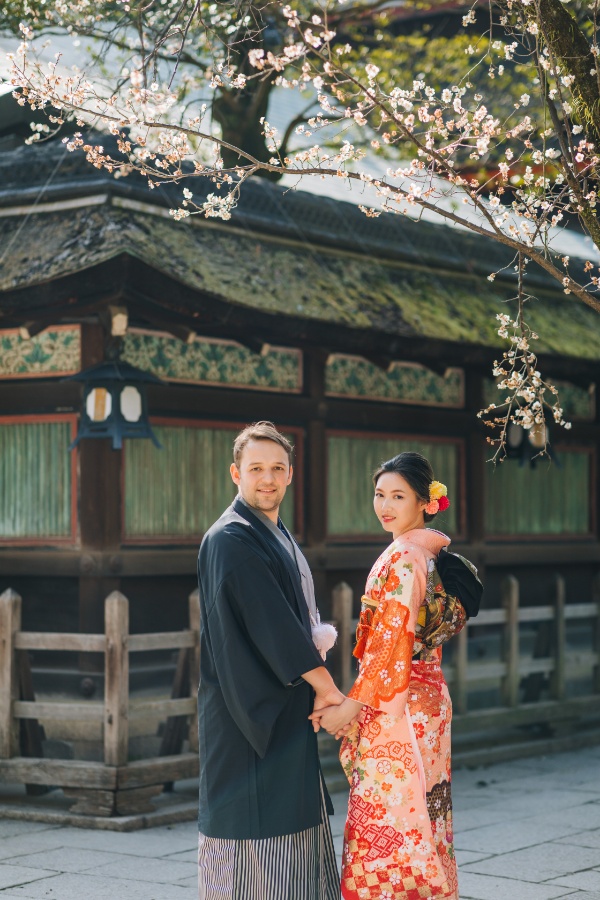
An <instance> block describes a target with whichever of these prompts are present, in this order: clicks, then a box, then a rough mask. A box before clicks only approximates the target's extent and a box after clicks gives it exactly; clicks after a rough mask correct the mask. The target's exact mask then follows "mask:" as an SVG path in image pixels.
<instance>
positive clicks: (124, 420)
mask: <svg viewBox="0 0 600 900" xmlns="http://www.w3.org/2000/svg"><path fill="white" fill-rule="evenodd" d="M64 380H65V381H82V382H83V408H82V410H81V417H80V420H79V431H78V433H77V437H76V438H75V440H74V441H73V443H72V444H71V446H70V447H69V450H72V449H73V448H74V447H76V446H77V444H78V443H79V441H81V440H82V439H83V438H112V445H113V450H120V449H121V447H122V446H123V440H124V438H150V440H151V441H152V443H153V444H154V446H155V447H158V448H159V449H162V448H161V445H160V444H159V442H158V440H157V438H156V435H155V434H154V432H153V431H152V428H151V427H150V422H149V421H148V404H147V401H146V385H147V384H164V382H163V381H161V379H160V378H157V376H156V375H152V374H151V373H150V372H144V371H143V370H142V369H137V368H136V367H135V366H132V365H130V364H129V363H127V362H122V361H121V360H116V361H114V362H102V363H99V364H98V365H97V366H91V367H90V368H89V369H85V370H84V371H83V372H78V373H77V375H71V376H69V377H68V378H65V379H64Z"/></svg>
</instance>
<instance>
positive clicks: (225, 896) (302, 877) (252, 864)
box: [198, 809, 340, 900]
mask: <svg viewBox="0 0 600 900" xmlns="http://www.w3.org/2000/svg"><path fill="white" fill-rule="evenodd" d="M198 897H199V900H339V897H340V878H339V874H338V870H337V865H336V861H335V851H334V848H333V839H332V836H331V828H330V827H329V818H328V816H327V813H326V811H325V810H324V809H323V824H321V825H317V826H316V827H314V828H307V829H306V830H305V831H298V832H296V833H295V834H284V835H281V836H279V837H272V838H265V839H264V840H243V841H235V840H227V839H223V838H212V837H206V836H205V835H203V834H200V840H199V844H198Z"/></svg>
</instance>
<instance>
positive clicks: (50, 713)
mask: <svg viewBox="0 0 600 900" xmlns="http://www.w3.org/2000/svg"><path fill="white" fill-rule="evenodd" d="M13 707H14V710H13V715H14V717H15V719H64V720H68V721H75V722H100V721H102V717H103V715H104V710H103V707H102V704H101V703H59V702H58V701H57V702H54V701H52V702H47V703H46V702H44V701H41V700H35V701H34V702H28V701H26V700H15V702H14V704H13Z"/></svg>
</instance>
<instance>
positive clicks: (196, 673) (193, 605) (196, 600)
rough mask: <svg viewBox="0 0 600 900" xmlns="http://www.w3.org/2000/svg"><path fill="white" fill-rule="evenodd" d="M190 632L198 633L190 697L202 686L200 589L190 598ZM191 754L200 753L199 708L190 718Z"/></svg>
mask: <svg viewBox="0 0 600 900" xmlns="http://www.w3.org/2000/svg"><path fill="white" fill-rule="evenodd" d="M189 609H190V630H191V631H195V632H196V642H195V644H194V646H193V647H192V648H191V650H190V670H189V671H190V697H196V695H197V694H198V685H199V684H200V593H199V591H198V589H196V590H195V591H192V593H191V594H190V596H189ZM189 743H190V753H197V752H198V707H197V706H196V712H195V713H194V715H192V716H190V731H189Z"/></svg>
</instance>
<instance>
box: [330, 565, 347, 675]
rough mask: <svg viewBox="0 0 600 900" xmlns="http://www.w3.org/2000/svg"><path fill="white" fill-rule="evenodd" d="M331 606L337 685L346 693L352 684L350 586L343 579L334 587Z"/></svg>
mask: <svg viewBox="0 0 600 900" xmlns="http://www.w3.org/2000/svg"><path fill="white" fill-rule="evenodd" d="M331 607H332V614H333V619H334V621H335V624H336V627H337V630H338V639H337V643H338V647H337V658H338V671H337V673H336V674H337V677H338V679H339V682H338V687H339V688H340V690H342V691H343V692H344V693H346V692H347V691H349V690H350V687H351V685H352V649H351V641H352V634H351V633H352V588H351V587H350V585H348V584H346V582H345V581H341V582H340V583H339V584H336V586H335V587H334V589H333V592H332V601H331Z"/></svg>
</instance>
